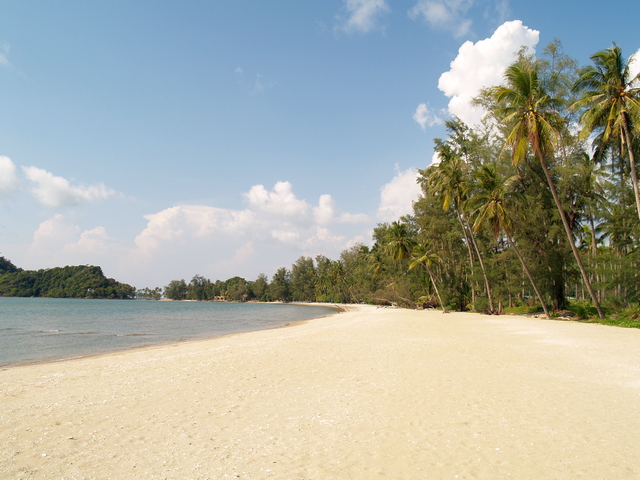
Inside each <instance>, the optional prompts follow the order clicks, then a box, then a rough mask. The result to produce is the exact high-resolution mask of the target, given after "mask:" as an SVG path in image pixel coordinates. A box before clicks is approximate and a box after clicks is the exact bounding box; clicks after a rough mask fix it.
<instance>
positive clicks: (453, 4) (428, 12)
mask: <svg viewBox="0 0 640 480" xmlns="http://www.w3.org/2000/svg"><path fill="white" fill-rule="evenodd" d="M473 3H474V0H418V3H417V4H416V5H415V6H414V7H413V8H412V9H411V10H409V17H410V18H412V19H416V18H418V17H421V18H423V19H424V20H425V21H426V22H427V23H428V24H429V25H430V26H432V27H436V28H440V29H443V30H450V31H451V32H453V34H454V35H455V36H456V37H462V36H464V35H466V34H467V33H469V30H470V29H471V20H469V19H468V18H465V16H466V14H467V12H468V11H469V9H470V8H471V7H472V6H473Z"/></svg>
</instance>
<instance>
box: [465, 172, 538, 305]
mask: <svg viewBox="0 0 640 480" xmlns="http://www.w3.org/2000/svg"><path fill="white" fill-rule="evenodd" d="M475 176H476V179H477V183H476V185H475V186H476V188H475V191H474V195H473V197H471V199H470V202H469V207H470V209H471V210H472V212H473V214H474V216H475V221H474V223H473V229H474V230H476V231H478V230H480V229H482V227H483V226H484V225H489V227H490V228H491V231H492V232H493V235H494V237H495V238H496V239H497V238H498V237H500V235H502V233H504V235H505V236H506V238H507V242H508V244H509V245H511V247H512V248H513V251H514V252H515V253H516V255H517V257H518V259H519V260H520V263H521V264H522V268H523V269H524V271H525V273H526V274H527V277H528V278H529V282H531V286H532V287H533V290H534V291H535V292H536V296H537V297H538V301H539V302H540V304H541V305H542V309H543V310H544V314H545V315H546V317H547V318H551V317H550V316H549V309H548V308H547V305H546V303H545V301H544V298H543V296H542V293H540V289H539V288H538V285H537V284H536V282H535V280H534V278H533V275H532V274H531V271H530V270H529V267H528V266H527V263H526V262H525V261H524V257H523V256H522V253H520V250H519V249H518V246H517V245H516V242H514V240H513V220H512V218H513V217H512V211H513V210H514V207H515V199H516V198H517V195H516V192H515V191H514V186H515V185H516V184H517V183H518V182H519V180H520V178H519V176H518V175H512V176H510V177H501V176H500V175H498V173H497V172H496V170H495V168H494V167H493V166H492V165H488V164H486V165H483V166H482V167H480V169H479V170H477V171H476V173H475Z"/></svg>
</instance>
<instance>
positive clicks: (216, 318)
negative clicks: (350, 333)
mask: <svg viewBox="0 0 640 480" xmlns="http://www.w3.org/2000/svg"><path fill="white" fill-rule="evenodd" d="M332 312H333V309H331V308H329V307H324V306H301V305H282V304H256V303H219V302H156V301H141V300H83V299H65V298H6V297H0V366H6V365H15V364H21V363H30V362H42V361H52V360H59V359H64V358H73V357H79V356H86V355H93V354H98V353H105V352H112V351H116V350H122V349H127V348H134V347H140V346H146V345H158V344H165V343H175V342H181V341H185V340H198V339H203V338H211V337H218V336H222V335H228V334H231V333H240V332H248V331H253V330H263V329H267V328H273V327H278V326H282V325H286V324H288V323H291V322H295V321H300V320H306V319H310V318H317V317H321V316H324V315H327V314H330V313H332Z"/></svg>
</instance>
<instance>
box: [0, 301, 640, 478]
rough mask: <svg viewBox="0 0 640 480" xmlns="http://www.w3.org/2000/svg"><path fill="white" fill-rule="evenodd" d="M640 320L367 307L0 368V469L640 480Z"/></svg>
mask: <svg viewBox="0 0 640 480" xmlns="http://www.w3.org/2000/svg"><path fill="white" fill-rule="evenodd" d="M639 345H640V331H639V330H634V329H622V328H615V327H608V326H603V325H596V324H583V323H579V322H569V321H549V320H543V319H539V318H531V317H519V316H518V317H516V316H487V315H478V314H472V313H450V314H442V313H441V312H439V311H433V310H431V311H429V310H427V311H411V310H402V309H391V308H376V307H372V306H353V307H350V309H349V311H347V312H344V313H339V314H336V315H331V316H328V317H323V318H319V319H314V320H311V321H308V322H305V323H302V324H298V325H294V326H291V327H286V328H278V329H272V330H263V331H258V332H249V333H242V334H238V335H231V336H227V337H222V338H216V339H212V340H204V341H196V342H188V343H182V344H176V345H168V346H159V347H152V348H145V349H137V350H131V351H125V352H119V353H114V354H109V355H102V356H96V357H89V358H82V359H76V360H70V361H62V362H54V363H46V364H39V365H27V366H18V367H13V368H7V369H4V370H2V371H0V478H2V479H84V478H86V479H135V478H140V479H220V478H244V479H295V480H298V479H299V480H302V479H305V480H308V479H378V478H389V479H423V478H424V479H455V478H458V479H502V478H514V479H603V480H604V479H638V478H640V415H639V414H638V412H640V348H639Z"/></svg>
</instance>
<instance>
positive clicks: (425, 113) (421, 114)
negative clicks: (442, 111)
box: [413, 103, 444, 130]
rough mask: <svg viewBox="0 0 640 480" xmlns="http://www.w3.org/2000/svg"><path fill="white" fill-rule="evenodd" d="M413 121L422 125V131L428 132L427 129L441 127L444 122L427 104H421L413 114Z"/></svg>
mask: <svg viewBox="0 0 640 480" xmlns="http://www.w3.org/2000/svg"><path fill="white" fill-rule="evenodd" d="M413 119H414V120H415V121H416V122H417V123H418V125H420V128H422V130H426V129H427V127H433V126H434V125H441V124H442V123H444V120H442V118H441V117H440V116H439V115H438V114H437V113H435V112H434V111H433V109H431V108H430V107H429V104H427V103H421V104H420V105H418V108H416V112H415V113H414V114H413Z"/></svg>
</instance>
